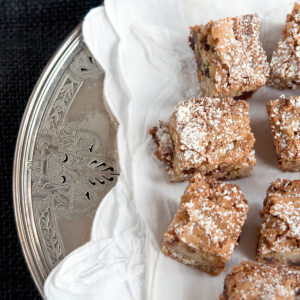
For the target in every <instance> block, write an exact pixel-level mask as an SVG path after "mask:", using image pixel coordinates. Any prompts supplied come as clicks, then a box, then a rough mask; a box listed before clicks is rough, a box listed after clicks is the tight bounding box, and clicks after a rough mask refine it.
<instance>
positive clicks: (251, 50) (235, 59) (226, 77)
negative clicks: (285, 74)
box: [189, 14, 270, 99]
mask: <svg viewBox="0 0 300 300" xmlns="http://www.w3.org/2000/svg"><path fill="white" fill-rule="evenodd" d="M189 41H190V46H191V48H192V49H193V50H194V55H195V60H196V63H197V72H198V78H199V82H200V88H201V91H202V94H203V96H206V97H239V98H240V99H246V98H248V97H250V96H251V94H252V93H254V92H255V91H256V90H257V89H258V88H260V87H262V86H264V85H265V84H266V81H267V78H268V76H269V72H270V68H269V64H268V62H267V57H266V53H265V51H264V50H263V48H262V45H261V43H260V41H259V18H258V15H257V14H254V15H245V16H241V17H235V18H225V19H221V20H219V21H210V22H209V23H208V24H206V25H196V26H193V27H190V38H189Z"/></svg>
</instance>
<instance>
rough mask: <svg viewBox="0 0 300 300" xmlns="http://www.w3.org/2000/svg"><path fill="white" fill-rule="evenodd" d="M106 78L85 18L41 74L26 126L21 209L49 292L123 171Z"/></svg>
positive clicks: (20, 157) (35, 273)
mask: <svg viewBox="0 0 300 300" xmlns="http://www.w3.org/2000/svg"><path fill="white" fill-rule="evenodd" d="M103 79H104V72H103V70H102V68H101V66H99V65H98V64H97V63H96V62H95V60H94V59H93V57H92V56H91V54H90V52H89V51H88V49H87V47H86V45H85V44H84V42H83V40H82V33H81V25H79V26H78V27H77V28H75V30H74V31H73V32H72V33H71V34H70V35H69V37H68V38H67V39H66V40H65V41H64V42H63V44H62V45H61V46H60V47H59V49H58V50H57V52H56V53H55V54H54V56H53V57H52V59H51V60H50V62H49V63H48V65H47V66H46V68H45V69H44V71H43V73H42V74H41V76H40V78H39V80H38V82H37V84H36V86H35V88H34V90H33V92H32V94H31V97H30V99H29V101H28V104H27V107H26V110H25V113H24V116H23V120H22V123H21V126H20V130H19V135H18V140H17V145H16V150H15V159H14V175H13V194H14V208H15V217H16V223H17V228H18V233H19V237H20V241H21V245H22V248H23V252H24V256H25V259H26V261H27V264H28V267H29V270H30V272H31V274H32V277H33V279H34V281H35V283H36V285H37V287H38V289H39V291H40V293H41V295H43V283H44V280H45V279H46V277H47V275H48V274H49V272H50V271H51V270H52V269H53V268H54V267H55V266H56V265H57V264H58V263H59V262H60V261H61V260H62V259H63V258H64V257H65V256H66V255H67V254H68V253H70V252H71V251H73V250H74V249H76V248H77V247H79V246H81V245H83V244H84V243H86V242H87V241H88V240H89V239H90V231H91V227H92V222H93V219H94V215H95V211H96V209H97V207H98V206H99V204H100V202H101V200H102V198H103V197H104V196H105V194H106V193H107V192H108V191H109V190H110V189H111V188H112V187H113V186H114V185H115V184H116V180H117V177H118V174H119V166H118V153H117V145H116V132H117V127H118V124H117V122H116V120H115V119H114V117H113V116H112V114H111V112H110V111H109V108H108V107H107V105H106V103H105V99H104V97H103Z"/></svg>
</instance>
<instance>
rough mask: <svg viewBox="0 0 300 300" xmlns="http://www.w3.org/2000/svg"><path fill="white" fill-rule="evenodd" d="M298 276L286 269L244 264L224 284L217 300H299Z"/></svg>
mask: <svg viewBox="0 0 300 300" xmlns="http://www.w3.org/2000/svg"><path fill="white" fill-rule="evenodd" d="M299 288H300V272H299V271H297V270H293V269H291V268H288V267H285V266H274V265H270V264H263V263H252V262H247V261H243V262H241V263H240V264H239V265H237V266H235V267H233V268H232V271H231V273H230V274H228V275H227V276H226V278H225V281H224V290H223V293H222V295H221V296H220V300H230V299H232V300H239V299H243V300H255V299H260V300H263V299H265V300H267V299H270V300H271V299H274V300H275V299H280V300H283V299H286V300H288V299H289V300H294V299H298V298H297V296H298V295H299V293H298V292H299Z"/></svg>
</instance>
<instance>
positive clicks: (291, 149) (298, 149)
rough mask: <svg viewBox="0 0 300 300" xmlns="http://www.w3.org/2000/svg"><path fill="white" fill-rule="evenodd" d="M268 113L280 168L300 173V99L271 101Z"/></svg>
mask: <svg viewBox="0 0 300 300" xmlns="http://www.w3.org/2000/svg"><path fill="white" fill-rule="evenodd" d="M267 112H268V117H269V123H270V127H271V133H272V136H273V141H274V146H275V150H276V154H277V159H278V166H279V168H280V169H282V170H283V171H291V172H299V171H300V97H290V98H284V96H283V97H281V98H280V99H276V100H270V101H269V102H268V104H267Z"/></svg>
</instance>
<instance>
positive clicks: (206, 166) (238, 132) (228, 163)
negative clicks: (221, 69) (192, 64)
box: [169, 98, 256, 181]
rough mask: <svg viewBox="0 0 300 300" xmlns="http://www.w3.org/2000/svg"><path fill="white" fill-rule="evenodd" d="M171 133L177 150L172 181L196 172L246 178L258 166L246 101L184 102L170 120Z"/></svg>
mask: <svg viewBox="0 0 300 300" xmlns="http://www.w3.org/2000/svg"><path fill="white" fill-rule="evenodd" d="M169 132H170V136H171V139H172V142H173V147H174V152H173V162H172V166H173V172H172V174H171V175H172V177H171V181H182V180H185V179H186V178H188V177H190V176H191V174H193V173H195V172H199V173H201V174H204V175H208V176H211V177H213V178H216V179H235V178H240V177H246V176H249V175H250V171H251V169H252V168H253V166H254V165H255V163H256V161H255V153H254V149H253V146H254V142H255V138H254V136H253V133H252V132H251V128H250V116H249V104H248V103H247V102H246V101H243V100H239V101H235V100H233V99H232V98H224V99H219V98H200V99H191V100H187V101H182V102H181V103H179V104H178V105H177V107H176V109H175V111H174V112H173V114H172V115H171V117H170V120H169Z"/></svg>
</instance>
